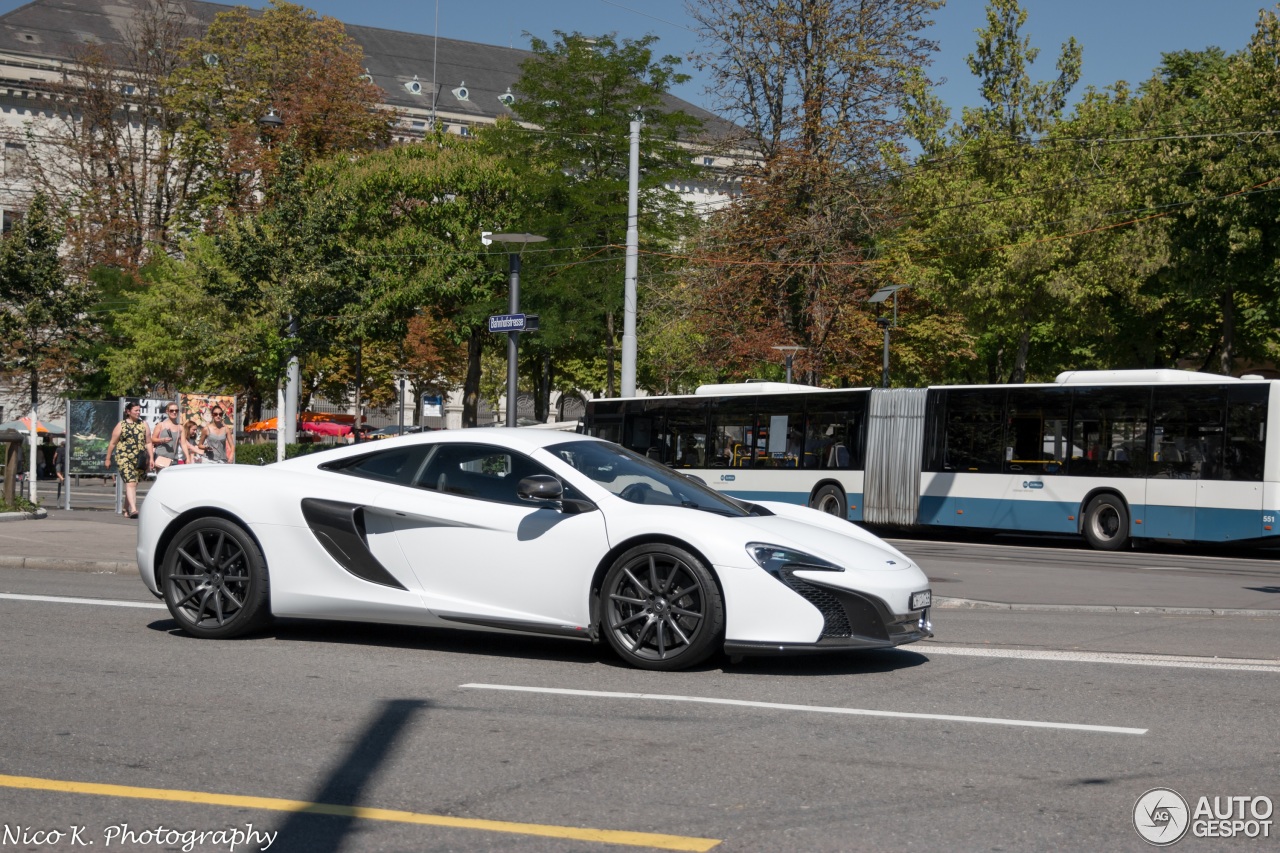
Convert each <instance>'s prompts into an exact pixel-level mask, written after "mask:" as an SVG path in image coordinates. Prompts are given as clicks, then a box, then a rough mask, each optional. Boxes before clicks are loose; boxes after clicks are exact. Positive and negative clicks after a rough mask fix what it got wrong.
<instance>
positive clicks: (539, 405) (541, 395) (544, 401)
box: [533, 355, 551, 424]
mask: <svg viewBox="0 0 1280 853" xmlns="http://www.w3.org/2000/svg"><path fill="white" fill-rule="evenodd" d="M550 411H551V356H550V355H544V356H543V357H542V363H541V365H540V366H539V370H538V390H537V393H536V394H534V395H533V418H534V420H536V421H539V422H540V423H544V424H545V423H546V422H547V416H548V413H549V412H550Z"/></svg>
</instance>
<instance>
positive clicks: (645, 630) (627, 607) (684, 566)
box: [600, 543, 724, 671]
mask: <svg viewBox="0 0 1280 853" xmlns="http://www.w3.org/2000/svg"><path fill="white" fill-rule="evenodd" d="M600 629H601V631H602V632H603V633H604V635H605V637H606V638H608V640H609V645H611V646H612V647H613V649H614V651H616V652H617V653H618V656H619V657H621V658H622V659H623V660H624V661H626V662H627V663H629V664H631V665H632V666H635V667H639V668H640V669H656V670H667V671H669V670H676V669H686V668H688V667H691V666H696V665H698V664H700V663H702V662H703V661H704V660H706V659H707V658H708V657H710V655H711V653H712V652H714V651H715V650H716V647H717V645H718V644H720V643H721V642H722V640H721V638H722V637H723V635H724V600H723V599H722V598H721V596H720V589H719V588H718V587H717V586H716V581H715V578H714V577H712V575H711V571H710V570H709V569H708V568H707V567H706V566H704V565H703V564H702V561H701V560H699V559H698V558H697V557H695V556H694V555H692V554H690V553H689V552H688V551H686V550H684V549H683V548H677V547H675V546H672V545H662V544H657V543H655V544H652V545H639V546H637V547H635V548H632V549H631V550H629V551H627V552H626V553H624V554H623V555H622V556H620V557H618V559H617V560H615V561H614V564H613V565H612V566H611V567H610V568H609V571H608V572H607V573H606V574H605V576H604V585H603V586H602V587H601V589H600Z"/></svg>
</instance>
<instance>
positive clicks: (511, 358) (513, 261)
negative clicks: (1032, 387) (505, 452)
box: [480, 234, 547, 427]
mask: <svg viewBox="0 0 1280 853" xmlns="http://www.w3.org/2000/svg"><path fill="white" fill-rule="evenodd" d="M480 239H481V240H482V241H484V243H485V245H486V246H487V245H488V244H489V243H501V244H503V245H504V246H507V247H515V248H514V249H512V248H508V249H507V264H508V266H507V269H508V279H509V280H510V291H511V296H510V300H509V302H508V305H509V309H510V314H511V316H512V317H515V316H518V315H519V314H520V253H521V252H523V251H524V247H525V246H527V245H528V244H529V243H542V242H544V241H545V240H546V239H547V238H546V237H539V236H538V235H537V234H484V235H482V236H481V238H480ZM490 328H492V327H490ZM519 350H520V332H519V331H515V330H513V331H510V332H507V426H509V427H513V426H515V425H516V399H517V397H518V391H517V385H518V382H517V369H516V368H517V362H516V358H517V356H518V355H519Z"/></svg>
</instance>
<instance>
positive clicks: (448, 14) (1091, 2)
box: [0, 0, 1266, 118]
mask: <svg viewBox="0 0 1280 853" xmlns="http://www.w3.org/2000/svg"><path fill="white" fill-rule="evenodd" d="M298 2H303V3H304V5H307V6H308V7H310V8H312V9H315V10H316V11H317V12H319V13H321V14H325V15H332V16H334V17H336V18H339V19H341V20H344V21H349V22H351V23H358V24H364V25H367V26H375V27H385V28H387V29H397V30H408V31H412V32H420V33H433V32H434V33H437V34H438V35H440V36H441V37H445V38H456V39H462V40H465V41H477V42H482V43H486V44H500V45H505V46H508V47H521V48H527V47H528V46H529V39H528V37H527V36H526V35H525V33H526V32H528V33H532V34H533V35H536V36H538V37H540V38H544V39H548V40H549V39H551V38H553V34H552V31H553V30H563V31H574V30H576V31H579V32H582V33H584V34H588V35H598V34H601V33H606V32H617V33H618V35H619V36H621V37H628V38H638V37H640V36H643V35H646V34H650V33H651V34H653V35H656V36H658V39H659V41H658V44H657V49H658V50H660V51H661V52H663V53H670V54H673V55H676V56H680V57H686V56H688V55H689V54H691V53H693V52H694V51H696V50H698V39H697V36H696V34H695V32H694V30H695V29H696V26H695V24H694V22H693V20H692V19H691V18H690V17H689V15H688V13H687V12H686V10H685V8H686V7H685V0H482V1H481V2H475V0H414V2H403V0H360V2H358V3H355V2H350V0H313V2H310V3H306V2H305V0H298ZM10 3H11V0H0V5H7V4H10ZM264 3H265V0H263V2H257V0H254V2H250V4H249V5H254V6H261V5H264ZM1264 5H1266V4H1264V3H1263V2H1261V0H1022V7H1023V8H1024V9H1026V10H1027V23H1026V25H1025V26H1024V27H1023V34H1024V35H1029V36H1030V37H1031V43H1032V46H1033V47H1038V48H1040V57H1039V60H1038V61H1037V62H1036V64H1035V65H1034V66H1032V76H1033V79H1049V78H1051V77H1054V76H1056V71H1055V69H1054V63H1055V62H1056V59H1057V56H1058V53H1059V50H1060V48H1061V45H1062V43H1063V42H1065V41H1066V40H1067V39H1068V38H1070V37H1071V36H1075V38H1076V40H1077V41H1079V42H1080V43H1081V44H1082V45H1083V47H1084V63H1083V65H1084V67H1083V73H1082V76H1081V80H1080V84H1079V85H1078V86H1077V90H1076V93H1077V94H1079V93H1082V92H1083V91H1084V88H1085V86H1088V85H1092V86H1095V87H1097V88H1103V87H1105V86H1109V85H1111V84H1113V83H1115V82H1116V81H1117V80H1127V81H1129V82H1130V83H1131V84H1133V85H1137V84H1138V83H1140V82H1142V81H1144V80H1146V79H1147V78H1149V77H1150V76H1151V72H1152V71H1153V70H1154V69H1155V68H1156V66H1157V65H1159V64H1160V56H1161V54H1162V53H1167V52H1171V51H1175V50H1184V49H1188V50H1201V49H1203V48H1206V47H1209V46H1211V45H1213V46H1217V47H1221V48H1223V49H1224V50H1226V51H1227V52H1228V53H1231V52H1234V51H1236V50H1239V49H1241V48H1243V47H1244V46H1245V45H1246V44H1248V41H1249V37H1250V35H1251V34H1252V33H1253V29H1254V25H1255V23H1256V22H1257V19H1258V11H1259V9H1261V8H1262V7H1263V6H1264ZM985 7H986V4H985V2H982V0H949V2H948V3H947V5H946V6H945V7H943V8H942V9H941V10H939V11H938V12H937V13H936V14H935V15H934V21H935V23H934V26H933V27H932V28H931V30H930V32H931V34H932V37H933V38H934V39H935V40H936V41H938V42H939V44H940V47H941V50H940V51H939V53H938V54H937V59H936V61H935V62H934V65H933V68H932V74H931V76H932V77H933V78H934V79H941V78H946V80H947V82H946V83H945V84H944V85H943V87H942V88H941V89H939V90H938V93H939V95H940V96H941V97H942V98H943V100H944V101H945V102H946V103H947V104H948V105H949V106H950V107H951V108H952V112H953V114H954V117H956V118H958V117H959V111H960V107H961V106H963V105H968V106H976V105H977V103H978V101H979V97H978V87H977V83H976V80H975V79H974V77H973V76H972V75H971V74H970V73H969V69H968V67H967V66H966V64H965V57H966V56H968V55H969V54H970V53H972V52H973V49H974V44H975V40H976V30H977V29H978V28H980V27H982V26H984V25H985V22H986V18H985ZM437 10H438V11H437ZM437 14H438V16H439V18H438V27H437V17H436V16H437ZM683 67H684V70H685V71H687V72H689V73H693V74H695V78H696V77H697V75H696V72H695V71H694V69H693V68H692V67H691V66H690V63H688V62H687V61H686V62H685V63H683ZM705 89H706V86H705V80H704V79H695V80H694V81H691V82H690V83H688V84H686V85H685V86H683V87H681V88H680V89H678V90H676V91H675V94H677V95H678V96H680V97H682V98H684V99H685V100H687V101H690V102H692V103H694V104H697V105H698V106H701V107H705V108H707V109H711V110H713V111H714V109H715V106H716V104H715V99H714V98H713V97H711V96H710V95H708V94H707V92H706V91H705Z"/></svg>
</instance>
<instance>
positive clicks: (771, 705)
mask: <svg viewBox="0 0 1280 853" xmlns="http://www.w3.org/2000/svg"><path fill="white" fill-rule="evenodd" d="M460 686H461V687H463V688H471V689H474V690H507V691H512V692H516V693H550V694H552V695H556V696H588V697H593V698H598V699H638V700H645V701H656V702H693V703H698V704H703V705H735V706H737V707H741V708H765V709H767V710H771V711H807V712H809V713H812V714H845V715H849V716H855V717H898V718H900V719H907V720H941V721H943V722H948V723H984V724H986V725H993V726H1023V727H1028V728H1033V729H1070V730H1072V731H1080V732H1102V733H1105V734H1118V735H1144V734H1146V733H1147V730H1146V729H1130V728H1124V727H1121V726H1089V725H1084V724H1082V723H1051V722H1044V721H1041V720H1007V719H1002V718H1000V717H961V716H957V715H954V714H917V713H913V712H909V711H872V710H869V709H866V708H832V707H826V706H823V705H789V704H784V703H780V702H751V701H748V700H745V699H713V698H710V697H706V696H671V695H667V694H663V693H612V692H606V691H602V690H568V689H564V688H557V687H518V686H514V685H510V684H463V685H460Z"/></svg>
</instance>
